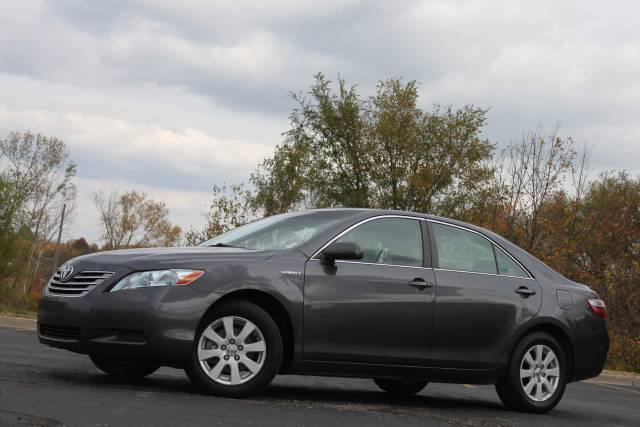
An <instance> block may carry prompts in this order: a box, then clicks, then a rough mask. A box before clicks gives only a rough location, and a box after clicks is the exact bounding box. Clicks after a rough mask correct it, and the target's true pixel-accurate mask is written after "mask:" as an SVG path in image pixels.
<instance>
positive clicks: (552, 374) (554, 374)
mask: <svg viewBox="0 0 640 427" xmlns="http://www.w3.org/2000/svg"><path fill="white" fill-rule="evenodd" d="M547 376H549V377H559V376H560V369H559V368H551V369H547Z"/></svg>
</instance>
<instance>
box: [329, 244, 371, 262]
mask: <svg viewBox="0 0 640 427" xmlns="http://www.w3.org/2000/svg"><path fill="white" fill-rule="evenodd" d="M320 259H322V261H323V262H324V264H334V263H335V261H336V260H337V259H362V249H360V246H358V244H357V243H353V242H337V243H333V244H332V245H329V247H327V248H326V249H325V250H324V251H322V255H321V258H320Z"/></svg>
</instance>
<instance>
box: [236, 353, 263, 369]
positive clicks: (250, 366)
mask: <svg viewBox="0 0 640 427" xmlns="http://www.w3.org/2000/svg"><path fill="white" fill-rule="evenodd" d="M240 361H241V362H242V364H243V365H244V366H246V367H247V369H248V370H250V371H251V372H253V373H255V372H258V371H259V370H260V367H261V366H260V364H259V363H256V362H254V361H253V360H251V359H249V358H248V357H247V356H242V357H241V358H240Z"/></svg>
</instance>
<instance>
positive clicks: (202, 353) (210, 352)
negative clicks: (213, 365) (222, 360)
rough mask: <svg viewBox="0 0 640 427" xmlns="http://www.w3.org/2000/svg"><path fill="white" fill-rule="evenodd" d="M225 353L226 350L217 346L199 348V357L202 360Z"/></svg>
mask: <svg viewBox="0 0 640 427" xmlns="http://www.w3.org/2000/svg"><path fill="white" fill-rule="evenodd" d="M224 355H225V352H224V351H222V350H220V349H219V348H216V349H205V348H201V349H198V359H200V360H207V359H211V358H213V357H222V356H224Z"/></svg>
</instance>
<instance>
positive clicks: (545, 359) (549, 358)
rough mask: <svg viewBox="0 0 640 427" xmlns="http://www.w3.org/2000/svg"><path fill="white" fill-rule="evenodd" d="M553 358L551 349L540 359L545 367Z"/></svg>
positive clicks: (554, 356)
mask: <svg viewBox="0 0 640 427" xmlns="http://www.w3.org/2000/svg"><path fill="white" fill-rule="evenodd" d="M555 358H556V355H555V354H553V351H549V353H547V355H546V357H545V358H544V360H543V361H542V365H543V366H544V367H545V368H546V367H547V366H549V363H551V361H552V360H554V359H555Z"/></svg>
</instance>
